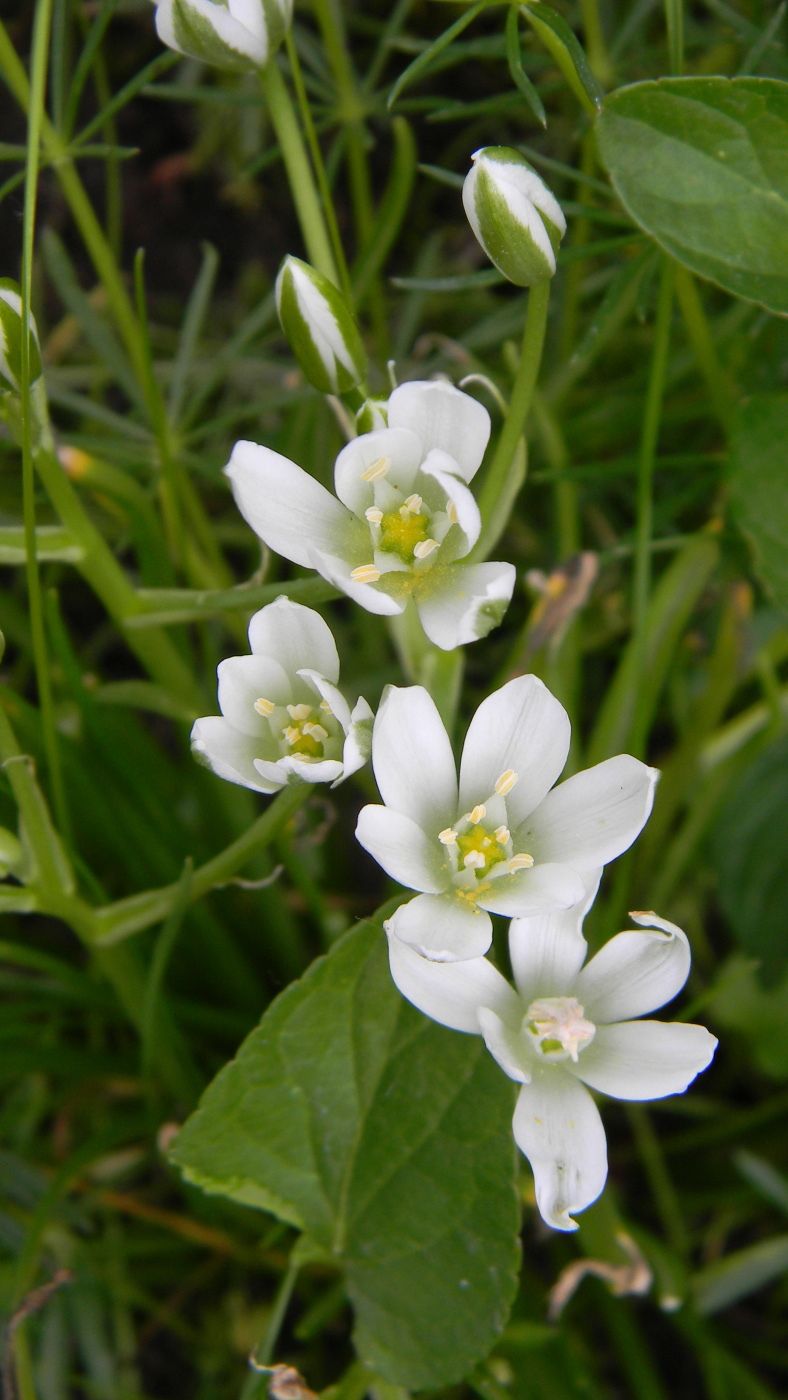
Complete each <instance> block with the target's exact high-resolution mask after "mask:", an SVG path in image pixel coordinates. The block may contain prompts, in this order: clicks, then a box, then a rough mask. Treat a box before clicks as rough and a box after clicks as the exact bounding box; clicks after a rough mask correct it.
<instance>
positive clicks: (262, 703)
mask: <svg viewBox="0 0 788 1400" xmlns="http://www.w3.org/2000/svg"><path fill="white" fill-rule="evenodd" d="M254 708H255V709H256V711H257V713H258V715H262V717H263V719H268V716H269V715H272V714H273V713H274V710H275V709H276V705H275V704H274V702H273V700H266V698H265V696H264V695H261V696H260V697H259V699H257V700H255V702H254Z"/></svg>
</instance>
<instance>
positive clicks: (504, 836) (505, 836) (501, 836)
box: [494, 826, 511, 846]
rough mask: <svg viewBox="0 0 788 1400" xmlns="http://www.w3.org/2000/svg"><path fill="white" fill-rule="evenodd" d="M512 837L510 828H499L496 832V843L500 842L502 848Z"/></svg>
mask: <svg viewBox="0 0 788 1400" xmlns="http://www.w3.org/2000/svg"><path fill="white" fill-rule="evenodd" d="M510 835H511V832H510V831H509V828H508V826H499V827H498V829H497V831H495V832H494V836H495V839H496V841H499V842H500V844H501V845H502V846H505V845H506V842H507V841H508V840H509V837H510Z"/></svg>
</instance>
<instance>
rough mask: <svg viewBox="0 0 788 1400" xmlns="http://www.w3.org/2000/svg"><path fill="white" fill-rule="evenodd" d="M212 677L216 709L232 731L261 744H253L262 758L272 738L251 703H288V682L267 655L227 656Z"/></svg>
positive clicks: (291, 692)
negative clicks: (215, 684)
mask: <svg viewBox="0 0 788 1400" xmlns="http://www.w3.org/2000/svg"><path fill="white" fill-rule="evenodd" d="M216 674H217V676H218V678H219V709H220V710H221V712H222V714H223V715H224V717H225V719H227V720H229V721H230V724H232V725H233V726H234V728H235V729H240V731H241V733H242V734H249V735H251V736H253V737H254V738H258V739H260V740H262V741H263V742H262V744H261V743H258V745H257V756H258V757H260V756H262V754H264V753H265V752H266V751H267V748H271V747H272V745H273V739H272V737H271V728H270V725H269V723H268V720H267V719H266V718H265V717H264V716H263V715H260V714H258V713H257V711H256V710H255V708H254V703H255V700H259V699H264V700H271V701H272V702H273V704H274V705H287V704H289V703H290V701H291V700H292V698H293V684H292V681H291V680H290V678H289V676H287V675H286V673H285V672H284V671H283V669H282V667H281V666H280V665H279V662H278V661H274V660H273V658H272V657H270V656H228V657H227V658H226V660H224V661H220V662H219V665H218V667H217V672H216ZM266 741H267V743H266Z"/></svg>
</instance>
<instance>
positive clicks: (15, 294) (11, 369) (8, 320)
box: [0, 277, 41, 393]
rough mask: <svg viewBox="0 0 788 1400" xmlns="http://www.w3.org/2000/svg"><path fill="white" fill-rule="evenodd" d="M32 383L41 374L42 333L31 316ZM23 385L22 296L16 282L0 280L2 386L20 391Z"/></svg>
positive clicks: (9, 279)
mask: <svg viewBox="0 0 788 1400" xmlns="http://www.w3.org/2000/svg"><path fill="white" fill-rule="evenodd" d="M28 362H29V365H30V383H31V384H32V383H33V381H34V380H35V379H38V376H39V375H40V373H41V352H40V350H39V348H38V331H37V330H36V323H35V320H34V318H33V316H32V315H31V317H30V332H29V340H28ZM21 382H22V297H21V295H20V292H19V287H18V286H17V284H16V282H13V281H12V280H11V278H10V277H0V384H2V385H4V386H6V387H8V388H11V389H14V390H16V392H17V393H18V392H19V389H20V386H21Z"/></svg>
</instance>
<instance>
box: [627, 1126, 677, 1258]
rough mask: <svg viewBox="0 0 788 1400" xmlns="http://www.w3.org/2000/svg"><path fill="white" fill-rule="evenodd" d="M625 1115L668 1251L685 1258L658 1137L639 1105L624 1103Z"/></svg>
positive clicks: (668, 1177) (670, 1185) (675, 1208)
mask: <svg viewBox="0 0 788 1400" xmlns="http://www.w3.org/2000/svg"><path fill="white" fill-rule="evenodd" d="M627 1114H628V1116H629V1121H630V1124H631V1125H632V1131H633V1132H634V1134H635V1141H636V1143H637V1148H638V1153H639V1155H640V1160H641V1162H642V1164H643V1169H644V1171H645V1173H646V1176H647V1177H648V1180H649V1185H650V1187H651V1192H652V1195H653V1197H654V1203H655V1205H656V1207H657V1211H658V1213H659V1217H660V1220H661V1222H662V1228H663V1230H664V1231H665V1235H666V1236H667V1239H668V1241H669V1243H670V1246H671V1249H673V1250H675V1252H676V1253H677V1254H678V1255H679V1257H680V1258H682V1259H686V1257H687V1232H686V1230H685V1228H684V1221H683V1219H682V1215H681V1206H680V1204H679V1199H678V1196H677V1195H676V1190H675V1187H674V1185H673V1182H672V1181H671V1179H670V1172H669V1171H668V1168H667V1163H666V1162H665V1158H664V1156H663V1153H662V1148H661V1146H660V1142H659V1138H658V1137H657V1134H656V1133H655V1131H654V1126H653V1124H652V1122H651V1119H650V1118H649V1115H648V1111H647V1109H646V1108H645V1107H644V1106H643V1105H642V1104H639V1103H637V1104H635V1103H633V1104H628V1105H627Z"/></svg>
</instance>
